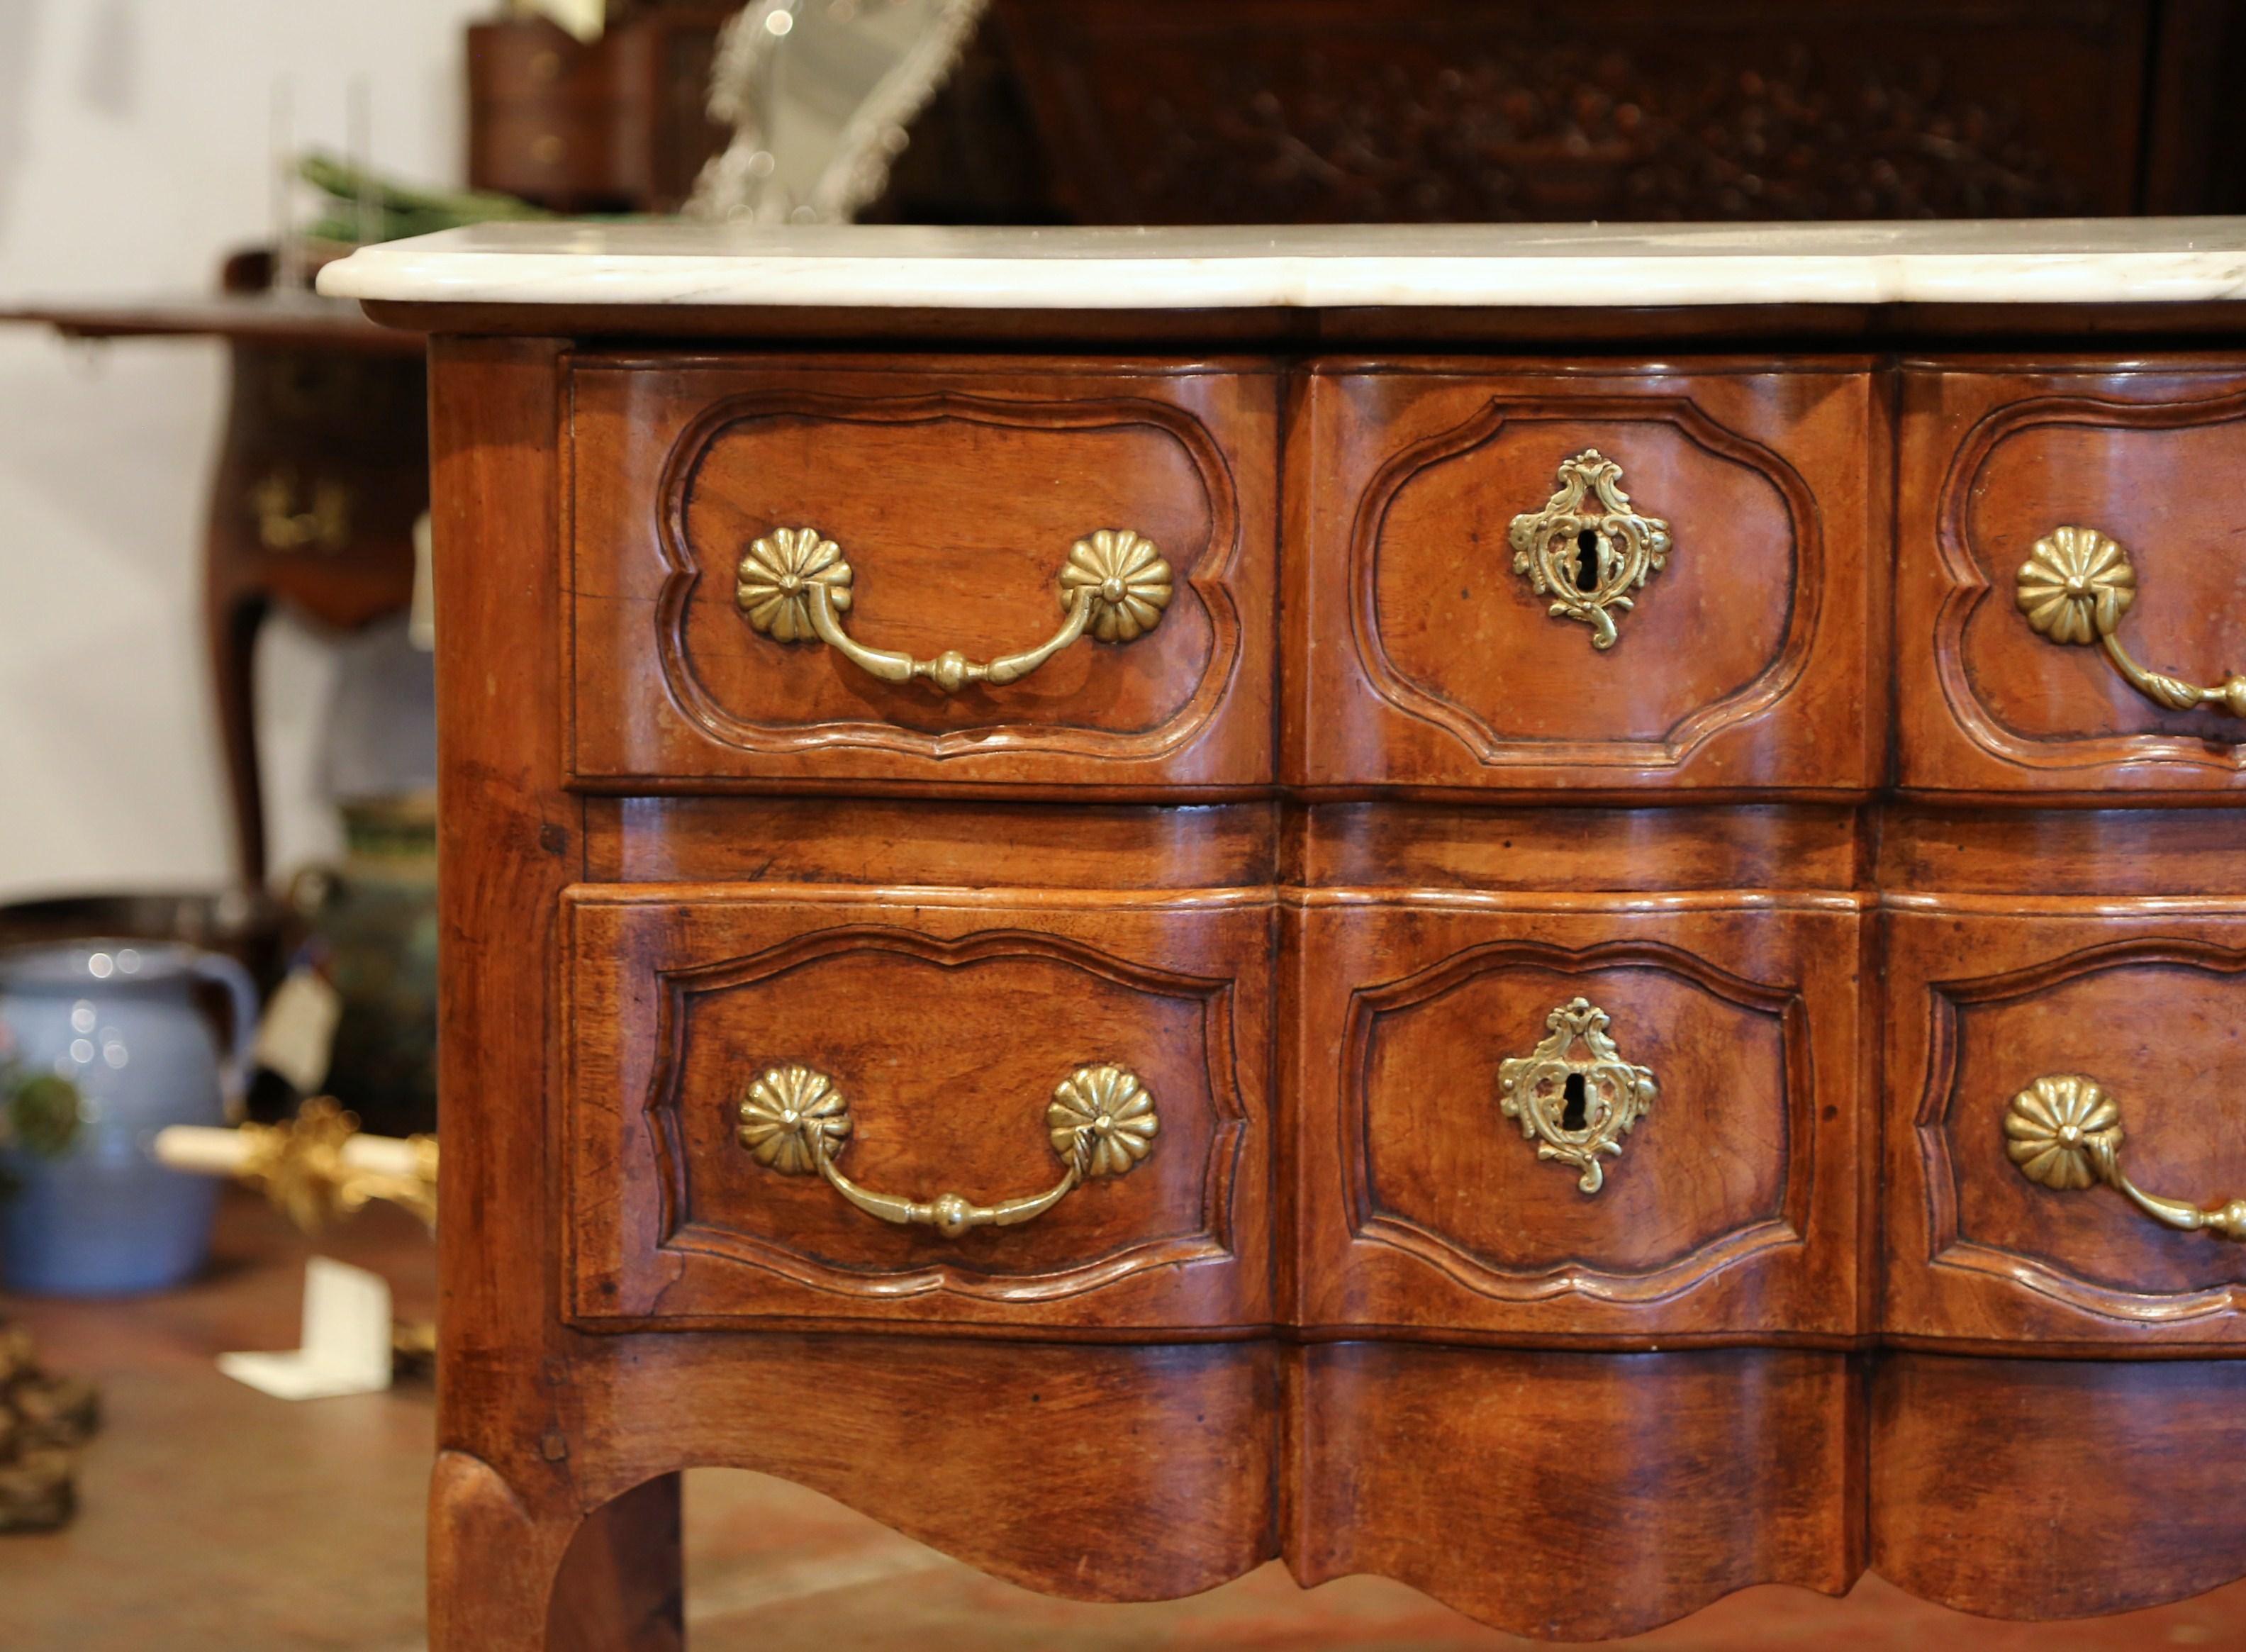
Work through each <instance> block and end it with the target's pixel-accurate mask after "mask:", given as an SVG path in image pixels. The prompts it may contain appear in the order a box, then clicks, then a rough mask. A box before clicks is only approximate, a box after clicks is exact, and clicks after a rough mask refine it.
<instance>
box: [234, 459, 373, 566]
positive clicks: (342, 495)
mask: <svg viewBox="0 0 2246 1652" xmlns="http://www.w3.org/2000/svg"><path fill="white" fill-rule="evenodd" d="M310 493H311V498H310V501H309V503H308V505H307V507H306V508H305V509H303V510H298V509H297V508H296V505H297V500H298V497H299V490H298V488H297V486H296V479H295V478H293V477H292V476H290V475H289V472H286V471H275V472H272V473H271V474H269V475H268V476H266V477H264V478H263V479H261V480H259V481H257V482H255V483H254V484H252V486H251V487H250V489H249V500H248V503H249V513H250V515H251V517H252V518H253V519H255V521H256V523H257V542H258V543H259V544H261V545H262V546H263V547H265V548H266V549H267V550H269V551H338V550H341V549H342V548H343V547H344V546H345V545H347V544H349V543H350V542H351V489H350V488H348V487H346V486H344V484H343V483H341V482H336V481H315V482H314V483H313V484H312V486H311V489H310Z"/></svg>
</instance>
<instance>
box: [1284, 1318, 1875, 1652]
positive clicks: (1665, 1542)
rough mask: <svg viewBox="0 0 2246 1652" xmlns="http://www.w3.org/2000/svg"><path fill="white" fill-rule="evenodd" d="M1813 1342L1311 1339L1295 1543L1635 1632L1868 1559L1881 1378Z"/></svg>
mask: <svg viewBox="0 0 2246 1652" xmlns="http://www.w3.org/2000/svg"><path fill="white" fill-rule="evenodd" d="M1850 1364H1851V1362H1850V1361H1849V1360H1848V1357H1847V1356H1844V1355H1841V1354H1833V1353H1825V1352H1821V1351H1816V1350H1810V1349H1735V1350H1734V1349H1725V1350H1709V1351H1701V1352H1691V1353H1663V1354H1641V1355H1635V1356H1617V1355H1611V1354H1582V1353H1574V1352H1558V1351H1554V1350H1550V1349H1545V1350H1541V1351H1522V1350H1517V1349H1455V1348H1407V1347H1399V1346H1395V1345H1393V1344H1383V1343H1377V1342H1361V1343H1338V1344H1334V1345H1331V1346H1324V1347H1314V1348H1310V1349H1304V1350H1303V1356H1302V1377H1301V1379H1300V1381H1299V1382H1298V1383H1297V1395H1298V1396H1299V1404H1300V1407H1301V1411H1300V1419H1299V1424H1298V1425H1297V1427H1296V1428H1295V1430H1294V1431H1293V1433H1292V1438H1293V1439H1294V1440H1295V1441H1296V1442H1297V1445H1296V1448H1295V1451H1294V1454H1293V1457H1292V1458H1291V1460H1290V1464H1289V1466H1290V1469H1291V1470H1292V1471H1293V1479H1294V1485H1293V1486H1292V1488H1291V1495H1290V1498H1289V1499H1288V1502H1287V1506H1288V1507H1289V1509H1290V1513H1291V1523H1290V1529H1289V1531H1288V1533H1287V1558H1288V1561H1289V1563H1290V1567H1291V1568H1292V1570H1293V1572H1294V1574H1295V1575H1296V1577H1297V1579H1298V1580H1299V1581H1302V1582H1303V1583H1305V1584H1315V1583H1323V1582H1325V1581H1327V1580H1329V1579H1331V1578H1337V1577H1343V1576H1345V1575H1347V1574H1350V1573H1352V1572H1378V1573H1379V1574H1382V1575H1384V1576H1388V1577H1395V1578H1401V1579H1402V1580H1404V1581H1405V1582H1407V1583H1410V1584H1411V1585H1412V1586H1413V1587H1416V1588H1421V1589H1425V1590H1426V1591H1427V1593H1429V1594H1433V1595H1434V1596H1436V1597H1437V1598H1438V1599H1439V1600H1442V1601H1447V1602H1448V1603H1449V1604H1450V1605H1452V1606H1453V1607H1456V1608H1458V1609H1459V1610H1460V1611H1461V1612H1466V1613H1470V1614H1471V1615H1474V1617H1477V1618H1479V1619H1480V1620H1481V1621H1483V1622H1485V1623H1492V1624H1495V1625H1497V1626H1499V1627H1500V1628H1506V1629H1510V1630H1512V1631H1514V1633H1516V1634H1521V1635H1534V1636H1536V1637H1537V1638H1538V1639H1540V1640H1567V1641H1570V1642H1573V1641H1577V1640H1588V1639H1591V1638H1593V1637H1598V1636H1606V1635H1631V1634H1635V1633H1637V1631H1639V1630H1641V1629H1649V1628H1653V1627H1654V1626H1655V1625H1657V1624H1660V1623H1665V1622H1667V1621H1669V1620H1671V1618H1676V1617H1681V1616H1682V1615H1684V1614H1685V1613H1687V1612H1690V1611H1692V1610H1693V1609H1694V1608H1698V1607H1701V1606H1705V1605H1706V1604H1707V1603H1708V1602H1709V1601H1712V1600H1715V1599H1717V1598H1718V1597H1719V1596H1720V1595H1724V1594H1729V1593H1730V1592H1731V1591H1732V1590H1733V1589H1736V1588H1740V1587H1745V1586H1746V1585H1748V1584H1751V1583H1780V1582H1783V1583H1793V1584H1797V1585H1800V1586H1801V1587H1806V1588H1814V1589H1821V1590H1823V1591H1824V1592H1825V1593H1827V1594H1843V1593H1845V1592H1846V1591H1847V1590H1848V1586H1849V1585H1850V1584H1852V1583H1854V1582H1855V1581H1856V1578H1857V1575H1858V1574H1859V1573H1860V1572H1861V1570H1862V1566H1863V1535H1862V1529H1861V1520H1860V1519H1859V1517H1858V1515H1857V1513H1856V1511H1857V1510H1858V1509H1859V1508H1861V1496H1862V1482H1861V1474H1862V1470H1861V1462H1862V1457H1861V1441H1862V1417H1861V1413H1862V1400H1861V1383H1860V1380H1859V1378H1858V1377H1857V1375H1856V1373H1855V1371H1854V1370H1851V1369H1850Z"/></svg>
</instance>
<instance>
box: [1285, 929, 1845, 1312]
mask: <svg viewBox="0 0 2246 1652" xmlns="http://www.w3.org/2000/svg"><path fill="white" fill-rule="evenodd" d="M1288 922H1289V924H1290V957H1291V961H1292V970H1293V975H1294V980H1295V982H1296V985H1297V991H1298V992H1299V995H1300V1003H1299V1008H1298V1009H1297V1010H1295V1011H1293V1012H1291V1013H1290V1030H1291V1031H1292V1032H1293V1035H1294V1038H1293V1043H1292V1044H1291V1048H1292V1050H1293V1051H1294V1052H1295V1063H1296V1064H1295V1066H1294V1067H1293V1069H1292V1071H1291V1078H1290V1084H1291V1090H1290V1107H1289V1118H1290V1125H1289V1132H1290V1133H1289V1140H1290V1146H1291V1148H1292V1151H1293V1152H1294V1153H1295V1155H1296V1159H1297V1167H1296V1170H1295V1171H1294V1173H1291V1174H1290V1177H1289V1178H1288V1180H1290V1181H1291V1182H1294V1183H1295V1184H1296V1185H1297V1186H1299V1188H1300V1190H1301V1191H1300V1195H1299V1198H1298V1200H1297V1205H1298V1209H1297V1224H1298V1227H1299V1231H1300V1234H1301V1238H1300V1241H1299V1242H1300V1247H1301V1248H1300V1255H1301V1258H1302V1261H1301V1267H1300V1270H1299V1298H1300V1300H1299V1302H1298V1303H1297V1304H1296V1311H1297V1315H1298V1317H1299V1320H1300V1322H1301V1323H1303V1325H1304V1326H1305V1327H1308V1328H1310V1329H1312V1330H1313V1331H1324V1332H1329V1333H1340V1332H1344V1331H1347V1332H1351V1333H1354V1332H1357V1331H1360V1330H1370V1329H1378V1328H1386V1329H1392V1330H1399V1331H1409V1332H1418V1333H1422V1334H1427V1335H1439V1336H1456V1335H1460V1334H1465V1335H1467V1336H1484V1337H1488V1338H1492V1339H1516V1338H1528V1339H1544V1338H1550V1339H1555V1340H1566V1339H1571V1338H1583V1337H1594V1338H1596V1337H1605V1338H1620V1339H1650V1338H1654V1337H1658V1338H1660V1339H1661V1341H1662V1343H1663V1345H1664V1346H1668V1345H1673V1344H1674V1343H1677V1342H1678V1341H1680V1340H1691V1339H1693V1338H1703V1339H1710V1340H1725V1341H1735V1340H1736V1341H1752V1340H1769V1339H1772V1338H1783V1337H1785V1336H1788V1335H1797V1336H1827V1337H1842V1338H1845V1337H1851V1336H1855V1335H1856V1334H1857V1333H1858V1332H1860V1331H1861V1329H1864V1325H1863V1321H1864V1318H1865V1314H1864V1310H1863V1307H1862V1304H1861V1301H1860V1295H1859V1287H1858V1282H1857V1281H1858V1274H1859V1269H1858V1262H1859V1253H1858V1243H1857V1229H1858V1214H1859V1211H1860V1209H1861V1204H1862V1197H1863V1195H1862V1192H1861V1187H1860V1186H1859V1180H1860V1177H1861V1173H1862V1170H1863V1166H1864V1158H1863V1154H1862V1153H1861V1151H1860V1146H1859V1134H1860V1132H1861V1128H1862V1125H1863V1122H1864V1119H1865V1116H1866V1115H1865V1112H1864V1110H1863V1109H1862V1108H1861V1106H1860V1104H1859V1096H1860V1091H1861V1071H1860V1069H1861V1065H1862V1057H1863V1053H1864V1051H1863V1049H1862V1039H1861V1035H1860V1031H1859V1024H1860V1023H1859V1017H1858V1011H1857V997H1858V989H1859V978H1860V963H1859V946H1860V942H1861V935H1862V933H1863V927H1864V921H1863V919H1862V917H1861V914H1860V913H1859V912H1858V911H1857V909H1856V905H1855V900H1854V898H1853V897H1850V896H1846V895H1833V896H1797V897H1753V896H1747V897H1742V896H1739V895H1689V894H1684V895H1661V896H1646V897H1630V896H1627V895H1620V896H1582V897H1572V898H1571V897H1566V896H1512V897H1494V896H1493V897H1479V898H1477V897H1448V898H1446V897H1442V896H1428V897H1424V898H1419V899H1413V898H1411V897H1402V898H1398V899H1394V900H1390V901H1378V902H1374V901H1368V900H1366V899H1365V898H1363V897H1361V896H1358V895H1354V894H1336V893H1334V892H1324V893H1323V894H1317V895H1314V896H1313V897H1311V900H1310V904H1309V905H1308V907H1307V908H1305V909H1303V910H1300V911H1298V912H1294V913H1290V915H1289V919H1288Z"/></svg>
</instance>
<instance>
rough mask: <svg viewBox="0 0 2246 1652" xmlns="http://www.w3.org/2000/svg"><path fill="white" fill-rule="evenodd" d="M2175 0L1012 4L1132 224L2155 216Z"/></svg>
mask: <svg viewBox="0 0 2246 1652" xmlns="http://www.w3.org/2000/svg"><path fill="white" fill-rule="evenodd" d="M2149 10H2151V8H2150V7H2149V6H2148V4H2147V3H2146V0H2065V3H2037V0H1978V3H1976V4H1974V5H1971V6H1970V7H1969V6H1961V5H1957V4H1956V3H1954V0H1884V3H1881V4H1877V5H1868V4H1865V3H1861V0H1821V3H1818V0H1786V3H1771V0H1763V3H1748V4H1744V5H1741V4H1731V5H1725V6H1695V7H1689V8H1680V7H1678V6H1677V5H1674V4H1667V3H1662V0H1577V3H1575V4H1572V5H1570V6H1569V7H1567V8H1566V9H1564V10H1555V9H1553V8H1550V7H1538V6H1534V5H1529V4H1525V3H1519V0H1484V3H1479V4H1461V3H1457V0H1392V3H1388V4H1385V5H1382V6H1378V7H1368V6H1365V5H1363V4H1360V3H1357V0H1228V3H1225V4H1223V5H1209V4H1208V3H1205V0H1071V3H1067V4H1054V3H1050V0H1000V3H999V4H998V6H997V17H998V19H999V21H1000V23H1001V24H1002V25H1003V26H1004V30H1005V32H1006V34H1007V36H1008V37H1009V39H1010V41H1011V44H1013V46H1014V56H1015V59H1016V62H1017V64H1018V65H1019V69H1020V72H1021V73H1022V76H1023V78H1024V85H1025V89H1026V90H1027V91H1028V92H1029V93H1030V104H1031V110H1032V111H1033V112H1034V113H1035V115H1036V117H1037V121H1038V127H1039V129H1040V132H1041V133H1043V134H1044V135H1045V138H1046V141H1047V143H1048V144H1049V145H1050V146H1051V147H1052V151H1053V155H1054V161H1053V172H1054V175H1055V180H1056V182H1057V184H1058V187H1059V188H1060V189H1061V191H1062V193H1063V194H1064V196H1065V199H1066V201H1067V204H1068V205H1069V206H1070V207H1072V209H1073V210H1074V213H1075V215H1076V216H1077V217H1078V218H1079V220H1080V221H1086V222H1092V223H1126V224H1127V223H1251V224H1255V223H1284V222H1304V221H1310V222H1330V223H1331V222H1339V223H1351V222H1365V221H1437V222H1487V221H1527V222H1532V223H1542V222H1552V221H1580V220H1584V219H1603V220H1606V221H1629V220H1634V219H1655V220H1658V219H1684V220H1701V219H1773V218H1774V219H1800V218H1808V219H1830V218H1843V219H1854V218H1982V217H2012V216H2019V215H2037V214H2045V215H2048V214H2097V213H2126V212H2129V211H2132V210H2136V209H2139V208H2138V207H2137V175H2136V174H2137V169H2138V157H2139V155H2140V153H2141V146H2142V142H2143V136H2142V133H2141V123H2142V121H2143V119H2144V116H2145V109H2144V94H2143V88H2144V86H2145V84H2146V81H2147V73H2146V64H2147V57H2148V55H2149V42H2148V38H2147V37H2148V36H2149V34H2150V33H2151V29H2150V24H2149V19H2148V17H2147V12H2148V11H2149ZM2159 113H2160V117H2161V119H2162V120H2163V122H2164V123H2165V122H2168V121H2171V120H2174V121H2175V124H2176V125H2177V126H2181V129H2182V131H2183V132H2184V133H2190V134H2192V135H2198V134H2199V133H2202V132H2203V127H2200V126H2195V125H2193V124H2192V123H2191V119H2190V117H2189V116H2188V115H2186V116H2184V117H2183V118H2182V119H2181V120H2178V119H2176V116H2175V111H2173V110H2169V109H2166V108H2163V109H2162V110H2161V111H2160V112H2159ZM2201 119H2202V120H2203V119H2205V117H2204V116H2203V115H2202V117H2201ZM1126 134H1127V140H1125V138H1126ZM2202 142H2204V139H2203V138H2202Z"/></svg>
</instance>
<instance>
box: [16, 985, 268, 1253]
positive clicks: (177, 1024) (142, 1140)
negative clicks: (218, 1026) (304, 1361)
mask: <svg viewBox="0 0 2246 1652" xmlns="http://www.w3.org/2000/svg"><path fill="white" fill-rule="evenodd" d="M203 982H216V983H217V984H218V985H220V986H221V987H222V988H224V989H225V990H226V994H227V996H228V1000H229V1002H230V1003H231V1005H232V1008H233V1022H234V1025H233V1036H232V1039H231V1041H230V1048H229V1049H228V1051H227V1053H226V1058H225V1061H224V1063H223V1064H221V1057H220V1052H219V1047H218V1041H217V1039H216V1038H215V1037H214V1036H213V1033H212V1030H211V1027H210V1025H209V1024H208V1022H207V1021H206V1020H205V1018H204V1016H203V1014H202V1012H201V1009H200V1008H199V1006H198V1005H197V1003H196V1001H195V994H196V989H197V987H198V985H199V984H200V983H203ZM256 1025H257V988H256V986H255V983H254V982H252V981H251V980H250V978H249V973H248V971H247V970H246V969H243V968H242V966H241V965H240V964H238V963H236V962H235V961H234V960H233V959H231V958H228V957H225V956H223V955H220V954H217V953H208V952H198V951H196V950H195V949H194V948H192V947H183V946H177V945H173V944H169V943H166V942H136V941H78V942H65V943H63V944H60V945H54V946H37V947H20V948H11V949H10V950H7V951H4V952H0V1050H4V1052H5V1053H6V1054H7V1055H8V1056H9V1057H10V1058H11V1059H12V1060H13V1061H14V1062H16V1063H17V1064H18V1068H19V1071H24V1072H29V1073H49V1072H51V1073H58V1074H59V1075H61V1076H62V1077H63V1078H67V1079H69V1080H70V1081H71V1084H74V1085H75V1086H76V1087H77V1090H78V1128H77V1131H76V1132H75V1134H74V1135H73V1136H72V1138H71V1141H70V1145H69V1146H68V1147H67V1148H66V1149H65V1150H64V1151H63V1152H60V1153H59V1154H58V1155H55V1156H53V1157H44V1156H41V1155H39V1154H37V1153H31V1152H24V1151H22V1150H21V1149H20V1148H19V1149H17V1150H15V1151H13V1152H11V1153H10V1156H9V1159H8V1166H7V1167H8V1169H9V1171H10V1174H11V1175H12V1176H13V1178H14V1179H15V1180H16V1181H17V1188H16V1191H15V1193H14V1194H13V1196H12V1197H10V1198H7V1199H6V1200H4V1202H0V1280H4V1281H5V1282H6V1284H7V1285H8V1287H9V1288H10V1289H12V1290H20V1291H31V1292H37V1293H39V1294H42V1295H56V1296H111V1295H126V1294H128V1293H131V1292H135V1291H150V1290H161V1289H163V1288H165V1287H167V1286H170V1285H176V1284H178V1283H179V1282H180V1281H181V1280H184V1279H186V1278H187V1276H188V1275H191V1274H193V1273H194V1272H195V1270H196V1269H197V1268H201V1266H202V1262H203V1258H204V1256H205V1255H206V1254H208V1251H209V1249H210V1230H211V1218H212V1216H213V1214H214V1212H215V1210H216V1207H217V1203H218V1192H219V1183H218V1182H216V1181H214V1180H209V1179H208V1178H205V1177H201V1176H194V1175H189V1174H187V1173H182V1172H180V1171H176V1170H171V1169H168V1168H167V1167H166V1166H163V1165H160V1164H159V1163H158V1162H157V1161H156V1156H155V1139H156V1132H158V1131H160V1130H161V1129H162V1128H163V1127H164V1126H165V1125H219V1124H224V1123H225V1122H226V1118H227V1101H228V1097H229V1096H233V1097H239V1096H240V1095H241V1094H242V1090H243V1087H244V1086H245V1084H247V1082H248V1069H249V1060H250V1044H251V1039H252V1037H253V1035H254V1033H255V1030H256Z"/></svg>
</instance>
